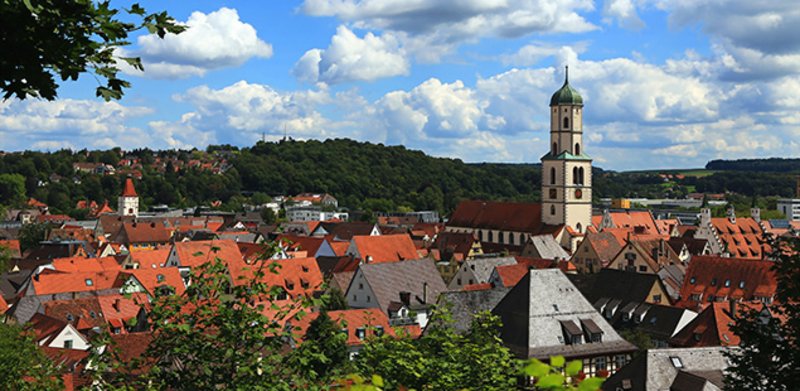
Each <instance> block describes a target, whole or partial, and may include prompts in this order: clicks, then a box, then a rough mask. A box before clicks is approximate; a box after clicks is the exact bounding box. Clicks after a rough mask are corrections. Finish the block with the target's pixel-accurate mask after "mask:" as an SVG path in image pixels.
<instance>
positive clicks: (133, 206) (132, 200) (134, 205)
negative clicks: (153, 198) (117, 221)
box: [118, 177, 139, 217]
mask: <svg viewBox="0 0 800 391" xmlns="http://www.w3.org/2000/svg"><path fill="white" fill-rule="evenodd" d="M118 206H119V209H118V211H119V215H120V216H134V217H135V216H138V215H139V196H138V195H137V194H136V189H134V188H133V179H131V178H130V177H128V178H126V179H125V187H124V188H123V189H122V195H120V196H119V205H118Z"/></svg>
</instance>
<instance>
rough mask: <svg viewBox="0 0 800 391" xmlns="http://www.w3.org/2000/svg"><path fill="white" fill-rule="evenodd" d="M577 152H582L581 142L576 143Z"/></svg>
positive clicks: (578, 153) (577, 153)
mask: <svg viewBox="0 0 800 391" xmlns="http://www.w3.org/2000/svg"><path fill="white" fill-rule="evenodd" d="M575 154H576V155H580V154H581V144H580V143H575Z"/></svg>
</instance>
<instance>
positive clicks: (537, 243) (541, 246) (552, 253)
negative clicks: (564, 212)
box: [528, 234, 569, 259]
mask: <svg viewBox="0 0 800 391" xmlns="http://www.w3.org/2000/svg"><path fill="white" fill-rule="evenodd" d="M528 245H533V246H534V247H535V248H536V252H537V256H538V258H544V259H569V254H568V253H567V251H566V250H564V248H563V247H561V245H560V244H558V242H556V239H555V238H553V235H549V234H548V235H536V236H531V238H530V240H529V241H528Z"/></svg>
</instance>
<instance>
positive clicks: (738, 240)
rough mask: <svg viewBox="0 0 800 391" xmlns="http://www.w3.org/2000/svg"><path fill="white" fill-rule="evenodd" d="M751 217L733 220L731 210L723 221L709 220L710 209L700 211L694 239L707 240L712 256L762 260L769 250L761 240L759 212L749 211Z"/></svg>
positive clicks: (719, 218) (734, 216)
mask: <svg viewBox="0 0 800 391" xmlns="http://www.w3.org/2000/svg"><path fill="white" fill-rule="evenodd" d="M751 214H752V217H737V216H736V212H735V211H734V210H733V208H731V209H729V210H728V216H727V217H711V210H710V209H707V208H705V209H702V210H701V211H700V222H699V223H698V228H697V232H695V234H694V237H695V238H696V239H705V240H707V241H708V244H709V246H710V247H711V253H712V254H715V255H725V256H730V257H735V258H747V259H762V258H764V257H765V255H766V254H769V252H770V248H769V245H768V244H767V243H766V240H765V238H764V227H763V226H762V225H761V217H760V216H761V211H760V210H759V209H758V208H753V209H752V210H751Z"/></svg>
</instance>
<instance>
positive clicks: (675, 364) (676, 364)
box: [669, 357, 683, 368]
mask: <svg viewBox="0 0 800 391" xmlns="http://www.w3.org/2000/svg"><path fill="white" fill-rule="evenodd" d="M669 360H670V361H672V366H673V367H675V368H683V361H681V358H680V357H670V358H669Z"/></svg>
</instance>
